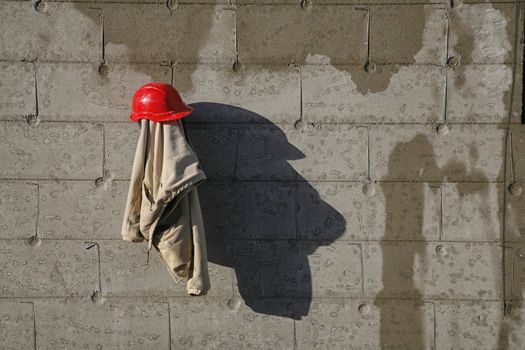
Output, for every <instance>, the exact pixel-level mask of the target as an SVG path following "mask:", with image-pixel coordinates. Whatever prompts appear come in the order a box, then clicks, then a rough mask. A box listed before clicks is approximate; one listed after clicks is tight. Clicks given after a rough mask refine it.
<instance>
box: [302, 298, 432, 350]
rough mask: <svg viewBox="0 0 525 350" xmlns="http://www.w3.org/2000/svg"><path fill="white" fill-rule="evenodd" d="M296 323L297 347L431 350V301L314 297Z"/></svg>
mask: <svg viewBox="0 0 525 350" xmlns="http://www.w3.org/2000/svg"><path fill="white" fill-rule="evenodd" d="M301 302H303V303H304V301H300V300H298V301H297V302H296V303H301ZM295 324H296V333H297V334H296V338H297V341H298V343H297V345H298V349H434V346H433V345H434V311H433V305H432V304H431V303H422V302H412V301H405V300H376V301H368V300H352V299H339V298H321V299H319V298H316V299H314V300H312V304H311V306H310V312H309V314H308V315H307V316H306V317H305V318H303V319H301V320H298V321H296V323H295Z"/></svg>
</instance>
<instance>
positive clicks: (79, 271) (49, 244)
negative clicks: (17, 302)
mask: <svg viewBox="0 0 525 350" xmlns="http://www.w3.org/2000/svg"><path fill="white" fill-rule="evenodd" d="M85 248H86V243H84V242H75V241H44V242H41V243H35V244H33V245H31V244H29V243H28V242H27V241H22V240H2V241H0V251H1V252H2V254H1V255H0V277H1V278H0V290H1V291H2V296H3V297H65V296H70V295H81V296H89V295H91V293H92V292H93V291H95V290H98V258H97V251H96V248H91V249H89V250H86V249H85Z"/></svg>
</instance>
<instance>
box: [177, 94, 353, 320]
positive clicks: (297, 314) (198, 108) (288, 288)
mask: <svg viewBox="0 0 525 350" xmlns="http://www.w3.org/2000/svg"><path fill="white" fill-rule="evenodd" d="M191 106H192V107H193V108H194V112H193V113H194V115H193V116H194V117H195V120H197V119H198V120H209V121H213V120H216V121H219V120H221V119H222V120H225V119H227V120H246V118H248V119H249V120H250V121H251V122H253V123H264V125H260V124H258V125H255V124H253V123H250V124H246V123H245V124H236V125H232V124H230V123H228V124H224V125H225V128H226V130H227V131H224V130H225V129H224V128H223V127H221V126H220V125H217V124H214V125H210V124H207V125H204V127H205V128H207V131H206V132H205V133H201V134H200V135H199V131H202V127H203V125H202V124H198V123H191V122H190V123H188V122H187V120H186V121H183V125H184V128H185V130H186V131H187V134H188V139H189V142H190V145H191V146H192V148H193V149H194V150H195V152H196V153H197V156H198V158H199V161H200V163H201V166H202V168H203V170H204V171H205V173H206V174H207V175H208V180H207V181H206V182H205V183H203V185H202V187H200V191H199V196H200V198H201V208H202V212H203V219H204V224H205V229H206V238H207V245H208V261H209V262H211V263H214V264H218V265H222V266H227V267H230V268H232V269H233V270H234V273H235V279H236V282H237V290H238V294H239V295H238V296H240V297H242V299H243V300H244V302H245V304H246V305H247V306H249V307H250V308H251V309H252V310H253V311H255V312H257V313H261V314H267V315H278V316H284V317H289V318H294V319H301V318H302V316H305V315H307V314H308V312H309V308H310V303H311V299H312V296H313V290H312V271H311V268H310V264H309V261H308V256H309V255H311V254H313V253H314V252H315V251H316V249H317V248H318V247H319V246H321V245H329V244H330V243H332V242H333V241H334V240H336V239H337V238H338V237H339V236H340V235H341V234H343V232H344V231H345V228H346V221H345V219H344V218H343V216H342V215H341V214H340V213H339V212H338V211H337V210H336V209H335V208H333V207H331V206H330V205H328V204H327V203H326V202H324V201H323V200H322V199H321V198H320V196H319V193H318V192H317V191H316V190H315V189H314V188H313V187H312V186H311V185H310V184H309V183H308V182H306V181H305V179H304V178H302V177H301V176H300V175H299V174H298V173H297V172H296V171H295V170H294V169H293V168H292V166H291V165H290V164H289V162H288V161H289V160H292V159H300V158H304V153H303V152H301V151H300V150H299V149H297V148H296V147H295V146H294V145H293V144H291V143H289V142H288V140H287V137H286V135H285V133H284V132H283V131H282V130H281V128H279V127H278V126H276V125H274V124H273V123H271V122H269V121H268V120H267V119H266V118H264V117H262V116H260V115H258V114H256V113H254V112H251V111H248V110H246V109H242V108H239V107H234V106H229V105H224V104H218V103H206V102H203V103H195V104H192V105H191ZM221 114H223V116H222V118H221ZM226 114H227V115H226ZM244 127H248V129H249V132H247V131H246V129H243V128H244ZM252 127H253V128H252ZM241 129H243V130H244V131H243V130H241ZM221 130H222V131H221ZM237 132H238V134H237ZM232 133H233V134H232ZM228 135H230V136H231V138H229V137H228ZM232 135H233V136H232ZM235 135H239V138H242V137H244V138H245V141H246V138H248V140H249V142H243V145H245V146H246V145H248V147H249V149H247V150H246V149H245V150H244V151H243V152H242V154H243V155H244V156H246V157H249V158H251V159H242V160H240V159H239V156H238V155H237V159H236V160H235V162H236V163H237V164H239V163H242V164H243V165H242V168H243V169H242V171H243V174H247V173H250V174H255V173H257V172H258V171H259V170H260V171H263V169H262V167H263V165H261V168H253V167H252V166H251V165H248V168H247V167H246V164H254V163H257V164H259V160H261V162H260V163H261V164H262V163H264V164H265V165H264V166H269V167H272V169H275V173H276V174H286V175H287V176H286V178H293V181H281V180H278V179H275V182H274V181H271V180H272V179H271V178H267V177H266V176H261V178H260V180H261V181H258V180H257V181H255V180H253V181H252V180H250V181H243V180H236V179H235V178H234V176H232V175H233V173H228V171H229V170H230V168H231V166H233V162H232V159H235V153H234V154H231V152H235V149H236V147H235V146H237V144H238V142H239V140H238V139H237V137H236V136H235ZM276 145H278V146H277V147H276ZM263 174H264V173H263ZM281 176H282V175H281ZM268 180H270V181H268ZM298 186H300V187H301V188H300V189H298ZM298 192H300V193H301V194H302V198H307V200H306V201H308V203H304V202H305V200H301V201H297V202H296V194H297V193H298ZM303 205H304V206H308V207H309V208H312V207H314V208H315V211H316V213H317V215H316V216H315V217H305V216H304V215H301V216H298V211H299V210H301V207H302V206H303ZM301 218H303V219H301ZM298 227H301V232H300V233H298ZM304 235H308V237H309V239H308V240H297V239H296V238H297V237H304ZM312 236H314V237H315V240H312V239H311V237H312ZM213 283H216V285H218V284H219V283H220V282H219V281H217V280H215V281H214V280H213V276H212V284H213ZM212 288H213V287H212ZM234 290H235V287H234ZM296 298H300V299H303V298H304V300H306V302H300V303H293V300H294V299H296Z"/></svg>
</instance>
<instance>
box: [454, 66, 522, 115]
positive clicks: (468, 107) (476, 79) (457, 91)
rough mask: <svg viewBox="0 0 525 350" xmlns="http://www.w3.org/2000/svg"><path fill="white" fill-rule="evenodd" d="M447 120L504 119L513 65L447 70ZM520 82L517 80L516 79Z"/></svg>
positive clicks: (510, 89) (509, 93) (507, 111)
mask: <svg viewBox="0 0 525 350" xmlns="http://www.w3.org/2000/svg"><path fill="white" fill-rule="evenodd" d="M447 74H448V93H447V97H448V99H447V121H449V122H451V123H505V122H507V120H508V119H509V113H510V109H511V93H512V79H513V78H512V66H510V65H467V66H460V67H458V68H457V69H451V70H449V71H448V73H447ZM516 83H517V84H520V85H521V82H520V81H516Z"/></svg>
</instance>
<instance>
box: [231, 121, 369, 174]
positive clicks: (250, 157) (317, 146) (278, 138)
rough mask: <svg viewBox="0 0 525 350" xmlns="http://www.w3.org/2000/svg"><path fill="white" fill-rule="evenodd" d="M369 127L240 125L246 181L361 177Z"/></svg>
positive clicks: (240, 153) (239, 162)
mask: <svg viewBox="0 0 525 350" xmlns="http://www.w3.org/2000/svg"><path fill="white" fill-rule="evenodd" d="M366 176H367V129H366V128H365V127H354V126H351V125H322V126H319V127H316V126H313V125H309V124H305V125H304V127H302V128H294V127H293V125H289V124H288V125H280V126H277V125H250V126H244V127H242V128H240V129H239V146H238V156H237V172H236V177H237V178H238V179H241V180H308V181H309V180H314V181H315V180H323V181H330V180H338V181H351V180H362V179H365V178H366Z"/></svg>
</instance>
